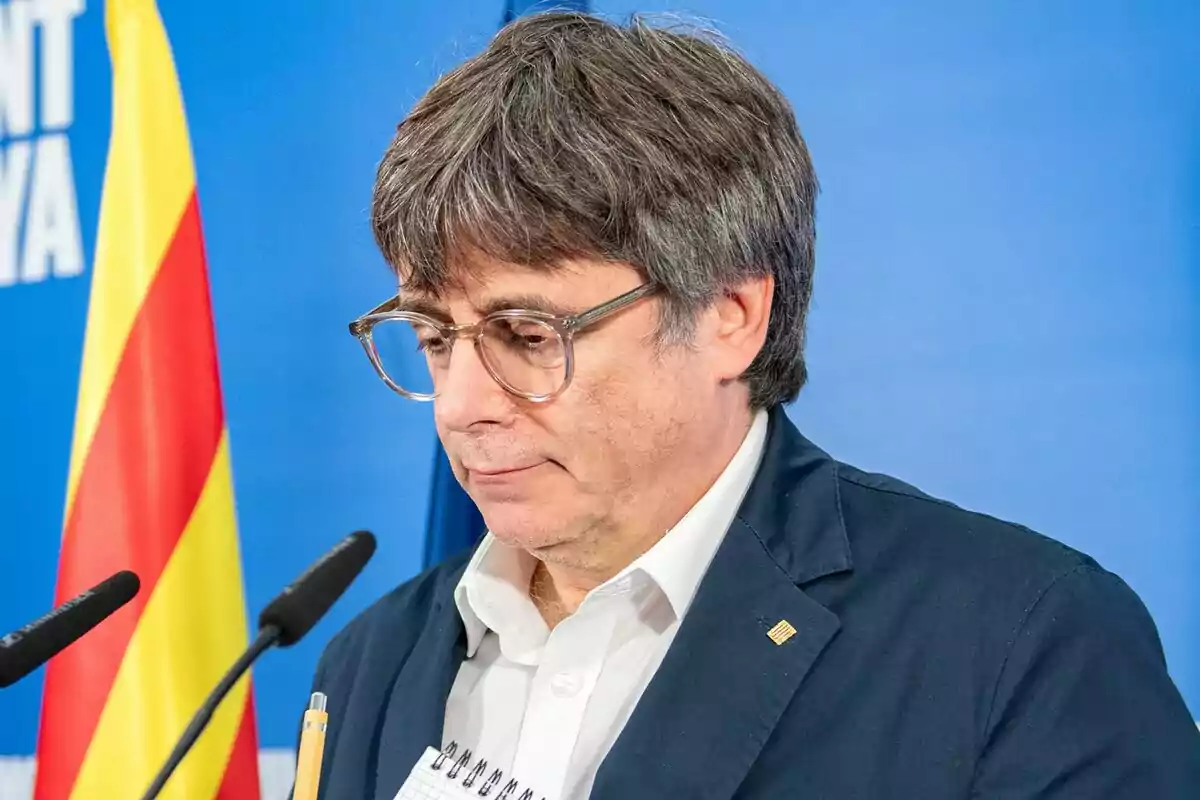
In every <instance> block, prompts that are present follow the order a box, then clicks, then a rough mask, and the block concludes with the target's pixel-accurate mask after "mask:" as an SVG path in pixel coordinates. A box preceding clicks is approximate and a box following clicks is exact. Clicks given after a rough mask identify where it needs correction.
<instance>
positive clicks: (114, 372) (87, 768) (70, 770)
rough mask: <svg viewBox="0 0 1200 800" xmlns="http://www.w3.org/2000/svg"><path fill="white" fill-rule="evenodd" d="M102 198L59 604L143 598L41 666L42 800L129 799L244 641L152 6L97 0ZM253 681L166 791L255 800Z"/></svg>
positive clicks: (216, 392)
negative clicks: (112, 588) (102, 58)
mask: <svg viewBox="0 0 1200 800" xmlns="http://www.w3.org/2000/svg"><path fill="white" fill-rule="evenodd" d="M105 29H106V33H107V38H108V49H109V53H110V55H111V58H112V66H113V103H112V108H113V114H112V137H111V140H110V143H109V152H108V164H107V167H106V171H105V176H104V190H103V194H102V198H101V203H100V225H99V232H98V234H97V240H96V254H95V264H94V270H93V276H92V288H91V299H90V303H89V308H88V318H87V333H86V338H85V342H84V352H83V365H82V371H81V378H80V386H79V397H78V406H77V409H76V419H75V434H74V441H73V445H72V451H71V466H70V474H69V478H68V485H67V502H66V515H65V522H64V530H63V540H62V554H61V560H60V564H59V573H58V585H57V592H56V595H57V601H58V602H62V601H64V600H66V599H68V598H70V597H71V596H73V595H75V594H76V593H78V592H80V591H82V590H83V589H85V588H87V587H89V586H92V585H93V584H95V583H97V582H99V581H100V580H101V579H103V578H105V577H107V576H108V575H109V574H111V573H113V572H115V571H117V570H119V569H132V570H134V571H135V572H137V574H138V575H139V576H140V577H141V581H142V591H141V592H140V593H139V594H138V596H137V598H136V599H135V600H134V601H133V602H132V603H130V604H129V605H127V606H126V607H125V608H123V609H122V610H121V611H118V612H117V614H116V615H114V616H113V617H112V618H111V619H109V620H107V621H106V622H105V623H104V624H103V625H100V626H99V627H98V628H97V629H96V630H94V631H93V632H92V633H90V634H89V635H88V636H86V637H85V638H84V639H82V640H80V641H79V642H77V643H76V644H75V645H73V646H72V647H70V648H68V649H67V650H66V651H64V652H63V653H62V654H61V655H60V656H59V657H58V658H56V659H55V660H54V661H53V662H51V664H50V666H49V668H48V671H47V674H46V684H45V694H44V698H43V704H42V720H41V729H40V731H39V736H38V764H37V777H36V783H35V790H34V797H35V798H36V800H66V798H74V799H75V800H101V799H103V800H110V799H111V798H122V797H137V796H139V795H140V794H141V792H142V791H144V789H145V788H146V787H147V786H148V785H149V783H150V781H151V780H152V778H153V776H154V774H155V772H156V771H157V769H158V768H159V766H160V765H161V764H162V762H163V761H164V760H165V759H166V758H167V755H168V754H169V752H170V750H171V747H172V745H173V744H174V742H175V740H176V739H177V738H178V736H179V735H180V733H182V731H183V729H184V728H185V726H186V725H187V723H188V721H189V720H190V718H191V717H192V715H193V714H194V713H195V711H196V709H197V708H198V707H199V706H200V704H201V702H202V701H203V699H204V697H205V695H206V694H207V693H208V692H209V691H210V690H211V689H212V687H213V686H214V685H215V684H216V683H217V681H218V680H219V679H220V677H221V675H222V673H223V672H224V671H225V670H226V669H227V668H228V667H229V666H230V665H231V664H232V663H233V662H234V660H236V658H237V656H238V655H239V654H240V653H241V651H242V650H243V648H244V647H245V646H246V642H247V631H246V627H247V626H246V612H245V600H244V596H243V590H242V575H241V566H240V560H241V555H240V552H239V548H238V539H237V528H236V521H235V516H234V502H233V487H232V480H231V472H230V461H229V441H228V439H229V437H228V431H227V428H226V425H225V417H224V411H223V408H222V401H221V388H220V381H219V377H218V371H217V354H216V345H215V340H214V335H213V325H212V313H211V305H210V301H209V290H208V278H207V269H206V265H205V257H204V246H203V240H202V237H201V227H200V212H199V208H198V205H197V201H196V178H195V172H194V167H193V163H192V155H191V145H190V143H189V139H188V131H187V122H186V119H185V117H184V110H183V100H182V97H181V96H180V90H179V83H178V79H177V77H176V73H175V65H174V60H173V58H172V55H171V49H170V44H169V42H168V40H167V36H166V31H165V30H164V28H163V24H162V19H161V18H160V16H159V13H158V9H157V8H156V6H155V4H154V2H153V0H109V1H108V2H107V3H106V4H105ZM256 753H257V743H256V734H255V727H254V712H253V703H252V699H251V688H250V681H249V677H246V678H244V679H243V680H242V681H241V682H240V683H239V684H238V685H237V686H236V688H235V689H234V690H233V691H232V692H231V693H230V695H229V696H228V697H227V698H226V700H225V702H224V703H223V704H222V706H221V708H220V710H219V711H218V712H217V714H216V716H215V717H214V718H213V720H212V723H211V725H210V726H209V728H208V730H207V732H206V733H205V734H204V735H203V737H202V738H201V739H200V741H199V742H198V744H197V746H196V748H195V749H194V750H193V751H192V753H191V754H190V755H189V756H188V758H187V759H186V760H185V761H184V762H183V764H182V765H181V767H180V769H179V770H178V771H177V772H176V773H175V775H174V777H173V778H172V779H171V781H170V783H168V785H167V788H166V791H165V792H164V793H163V795H162V796H163V797H174V798H185V797H186V798H189V799H192V798H214V797H221V798H237V799H238V800H242V799H243V798H257V797H258V791H259V790H258V768H257V762H256Z"/></svg>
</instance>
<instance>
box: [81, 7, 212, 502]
mask: <svg viewBox="0 0 1200 800" xmlns="http://www.w3.org/2000/svg"><path fill="white" fill-rule="evenodd" d="M105 5H106V15H105V18H106V23H107V27H108V39H109V50H110V51H111V53H112V62H113V113H112V119H113V123H112V143H111V146H110V151H109V156H108V165H107V168H106V169H105V174H104V193H103V197H102V198H101V201H100V204H101V208H100V221H101V224H100V230H99V231H98V232H97V234H96V256H95V267H94V269H93V277H92V289H91V291H92V298H91V304H90V306H89V312H88V321H87V336H86V339H85V341H84V347H83V367H82V372H81V376H80V385H79V405H78V407H77V409H76V413H75V434H74V440H73V441H72V444H71V468H70V474H69V478H68V481H67V516H68V517H69V516H70V509H71V506H72V504H73V503H74V499H75V490H76V488H78V484H79V476H80V472H81V471H82V469H83V458H84V456H85V455H86V453H87V452H88V449H89V447H90V445H91V441H92V437H93V435H94V434H95V432H96V425H97V423H98V422H99V419H100V414H101V411H102V410H103V409H104V403H105V400H106V398H107V396H108V388H109V386H111V385H112V380H113V374H114V373H115V372H116V370H117V361H118V359H119V358H120V357H121V354H122V353H123V352H124V350H125V340H126V339H127V337H128V336H129V330H130V328H132V327H133V322H134V319H135V318H136V316H137V312H138V309H139V308H140V307H141V304H142V300H143V299H144V298H145V296H146V291H147V289H148V288H149V286H150V283H151V281H153V279H154V276H155V274H156V273H157V272H158V266H159V264H160V263H161V262H162V258H163V254H164V253H165V252H166V250H167V247H168V245H170V243H171V240H172V238H173V237H174V235H175V229H176V227H177V226H178V224H179V220H180V218H181V217H182V216H183V212H184V210H185V208H186V207H187V204H188V200H189V198H190V197H191V194H192V191H193V189H194V187H195V184H196V175H195V168H194V166H193V163H192V155H191V146H190V144H189V142H188V133H187V122H186V118H185V117H184V110H183V98H182V95H181V93H180V91H179V83H178V81H177V80H176V77H175V62H174V59H173V58H172V56H171V49H170V45H169V43H168V41H167V34H166V31H165V30H164V28H163V24H162V20H161V19H160V18H159V15H158V11H157V9H156V7H155V4H154V3H153V2H149V1H148V0H108V2H106V3H105ZM146 198H153V201H152V202H149V203H147V202H145V199H146Z"/></svg>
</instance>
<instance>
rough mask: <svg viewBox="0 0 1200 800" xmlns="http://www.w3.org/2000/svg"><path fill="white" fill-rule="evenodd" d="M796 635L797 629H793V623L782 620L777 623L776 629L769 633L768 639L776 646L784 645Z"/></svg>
mask: <svg viewBox="0 0 1200 800" xmlns="http://www.w3.org/2000/svg"><path fill="white" fill-rule="evenodd" d="M795 635H796V629H795V628H793V627H792V623H790V622H788V621H787V620H786V619H781V620H779V622H777V623H775V627H774V628H771V630H769V631H767V638H768V639H770V640H771V641H772V642H774V643H775V644H783V643H784V642H786V641H787V640H788V639H790V638H792V637H793V636H795Z"/></svg>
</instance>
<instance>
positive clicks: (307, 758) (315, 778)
mask: <svg viewBox="0 0 1200 800" xmlns="http://www.w3.org/2000/svg"><path fill="white" fill-rule="evenodd" d="M327 699H328V698H326V696H325V695H324V694H322V693H321V692H313V694H312V697H310V698H309V699H308V710H307V711H305V712H304V726H303V728H302V729H301V731H300V752H299V753H298V754H297V756H296V783H295V788H294V790H293V794H292V798H293V800H317V789H318V788H319V787H320V785H321V758H322V756H323V755H324V754H325V727H326V725H327V724H328V722H329V714H328V713H326V711H325V703H326V700H327Z"/></svg>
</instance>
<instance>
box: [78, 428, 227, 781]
mask: <svg viewBox="0 0 1200 800" xmlns="http://www.w3.org/2000/svg"><path fill="white" fill-rule="evenodd" d="M240 564H241V557H240V553H239V552H238V540H237V533H236V528H235V523H234V505H233V485H232V480H231V470H230V465H229V449H228V433H227V432H226V434H225V435H223V436H222V438H221V444H220V446H219V448H218V449H217V454H216V457H215V458H214V459H213V466H212V470H211V471H210V473H209V476H208V481H207V482H206V484H205V486H204V491H203V493H202V494H201V496H200V501H199V503H198V504H197V505H196V510H195V512H194V513H193V514H192V518H191V520H190V521H189V522H188V525H187V528H186V529H185V530H184V533H183V536H182V538H181V539H180V540H179V544H178V545H177V547H176V548H175V552H174V553H173V554H172V556H171V560H170V561H169V562H168V563H167V566H166V568H165V569H164V571H163V573H162V577H161V578H159V581H158V585H157V586H156V587H155V588H154V593H153V595H151V597H150V599H149V602H148V603H147V605H146V609H145V611H144V612H143V614H142V617H141V620H140V621H139V622H138V626H137V629H136V630H135V632H134V634H133V638H132V639H131V640H130V643H129V648H128V649H127V650H126V651H125V657H124V660H123V661H122V662H121V667H120V670H119V671H118V673H117V678H116V682H115V683H114V685H113V689H112V692H111V693H110V694H109V697H108V701H107V703H106V704H105V706H104V711H103V713H102V714H101V716H100V722H99V724H98V725H97V727H96V733H95V735H94V736H93V737H92V741H91V744H90V745H89V747H88V751H87V755H86V756H85V758H84V761H83V766H82V768H81V769H80V772H79V778H78V780H77V781H76V783H75V788H74V791H73V792H72V793H71V798H72V800H99V799H100V798H104V799H105V800H107V799H108V798H123V797H136V796H138V795H140V793H141V792H142V791H144V790H145V788H146V787H147V786H148V785H149V784H150V781H151V780H152V779H153V778H154V774H155V773H156V772H157V771H158V768H159V767H160V766H161V765H162V763H163V762H164V761H165V760H166V759H167V756H168V755H169V754H170V751H171V748H172V747H173V746H174V743H175V741H176V740H177V739H178V738H179V736H180V734H182V733H183V729H184V728H185V727H187V724H188V722H189V721H190V720H191V718H192V716H193V714H195V712H196V710H197V709H198V708H199V707H200V704H201V703H202V702H203V701H204V698H205V696H207V694H208V693H209V692H210V691H211V690H212V688H213V687H214V686H215V685H216V684H217V682H218V681H219V680H220V679H221V676H222V675H223V674H224V672H225V670H227V669H228V668H229V667H230V666H231V665H232V664H233V662H234V661H235V660H236V659H237V657H238V656H239V655H241V653H242V651H243V650H244V649H245V647H246V644H247V641H246V634H245V630H246V621H245V617H244V614H245V603H244V601H243V596H242V575H241V566H240ZM247 690H248V677H244V678H243V679H242V680H241V681H239V682H238V683H237V685H236V686H235V687H234V689H233V690H232V691H231V692H230V693H229V695H228V696H227V697H226V698H225V701H224V702H223V703H222V704H221V707H220V708H219V709H218V710H217V713H216V714H215V715H214V716H213V719H212V722H211V723H210V724H209V726H208V729H207V730H206V731H205V733H204V734H203V735H202V736H201V737H200V740H199V741H198V742H197V743H196V747H195V748H194V749H193V750H192V752H191V753H190V754H189V755H188V756H187V758H186V759H184V761H183V763H182V764H181V765H180V767H179V769H178V770H177V771H176V772H175V775H174V777H173V778H172V779H171V781H170V782H169V783H168V784H167V787H166V789H165V790H164V791H163V794H162V795H161V797H163V798H176V800H184V799H185V798H190V799H191V800H195V798H205V800H207V799H208V798H211V797H214V796H216V793H217V789H218V788H219V787H220V785H221V779H222V777H223V775H224V772H225V766H226V764H227V763H228V761H229V754H230V751H231V750H232V749H233V743H234V740H235V738H236V736H237V731H238V726H239V724H240V723H241V716H242V712H243V709H244V708H245V704H246V693H247Z"/></svg>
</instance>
